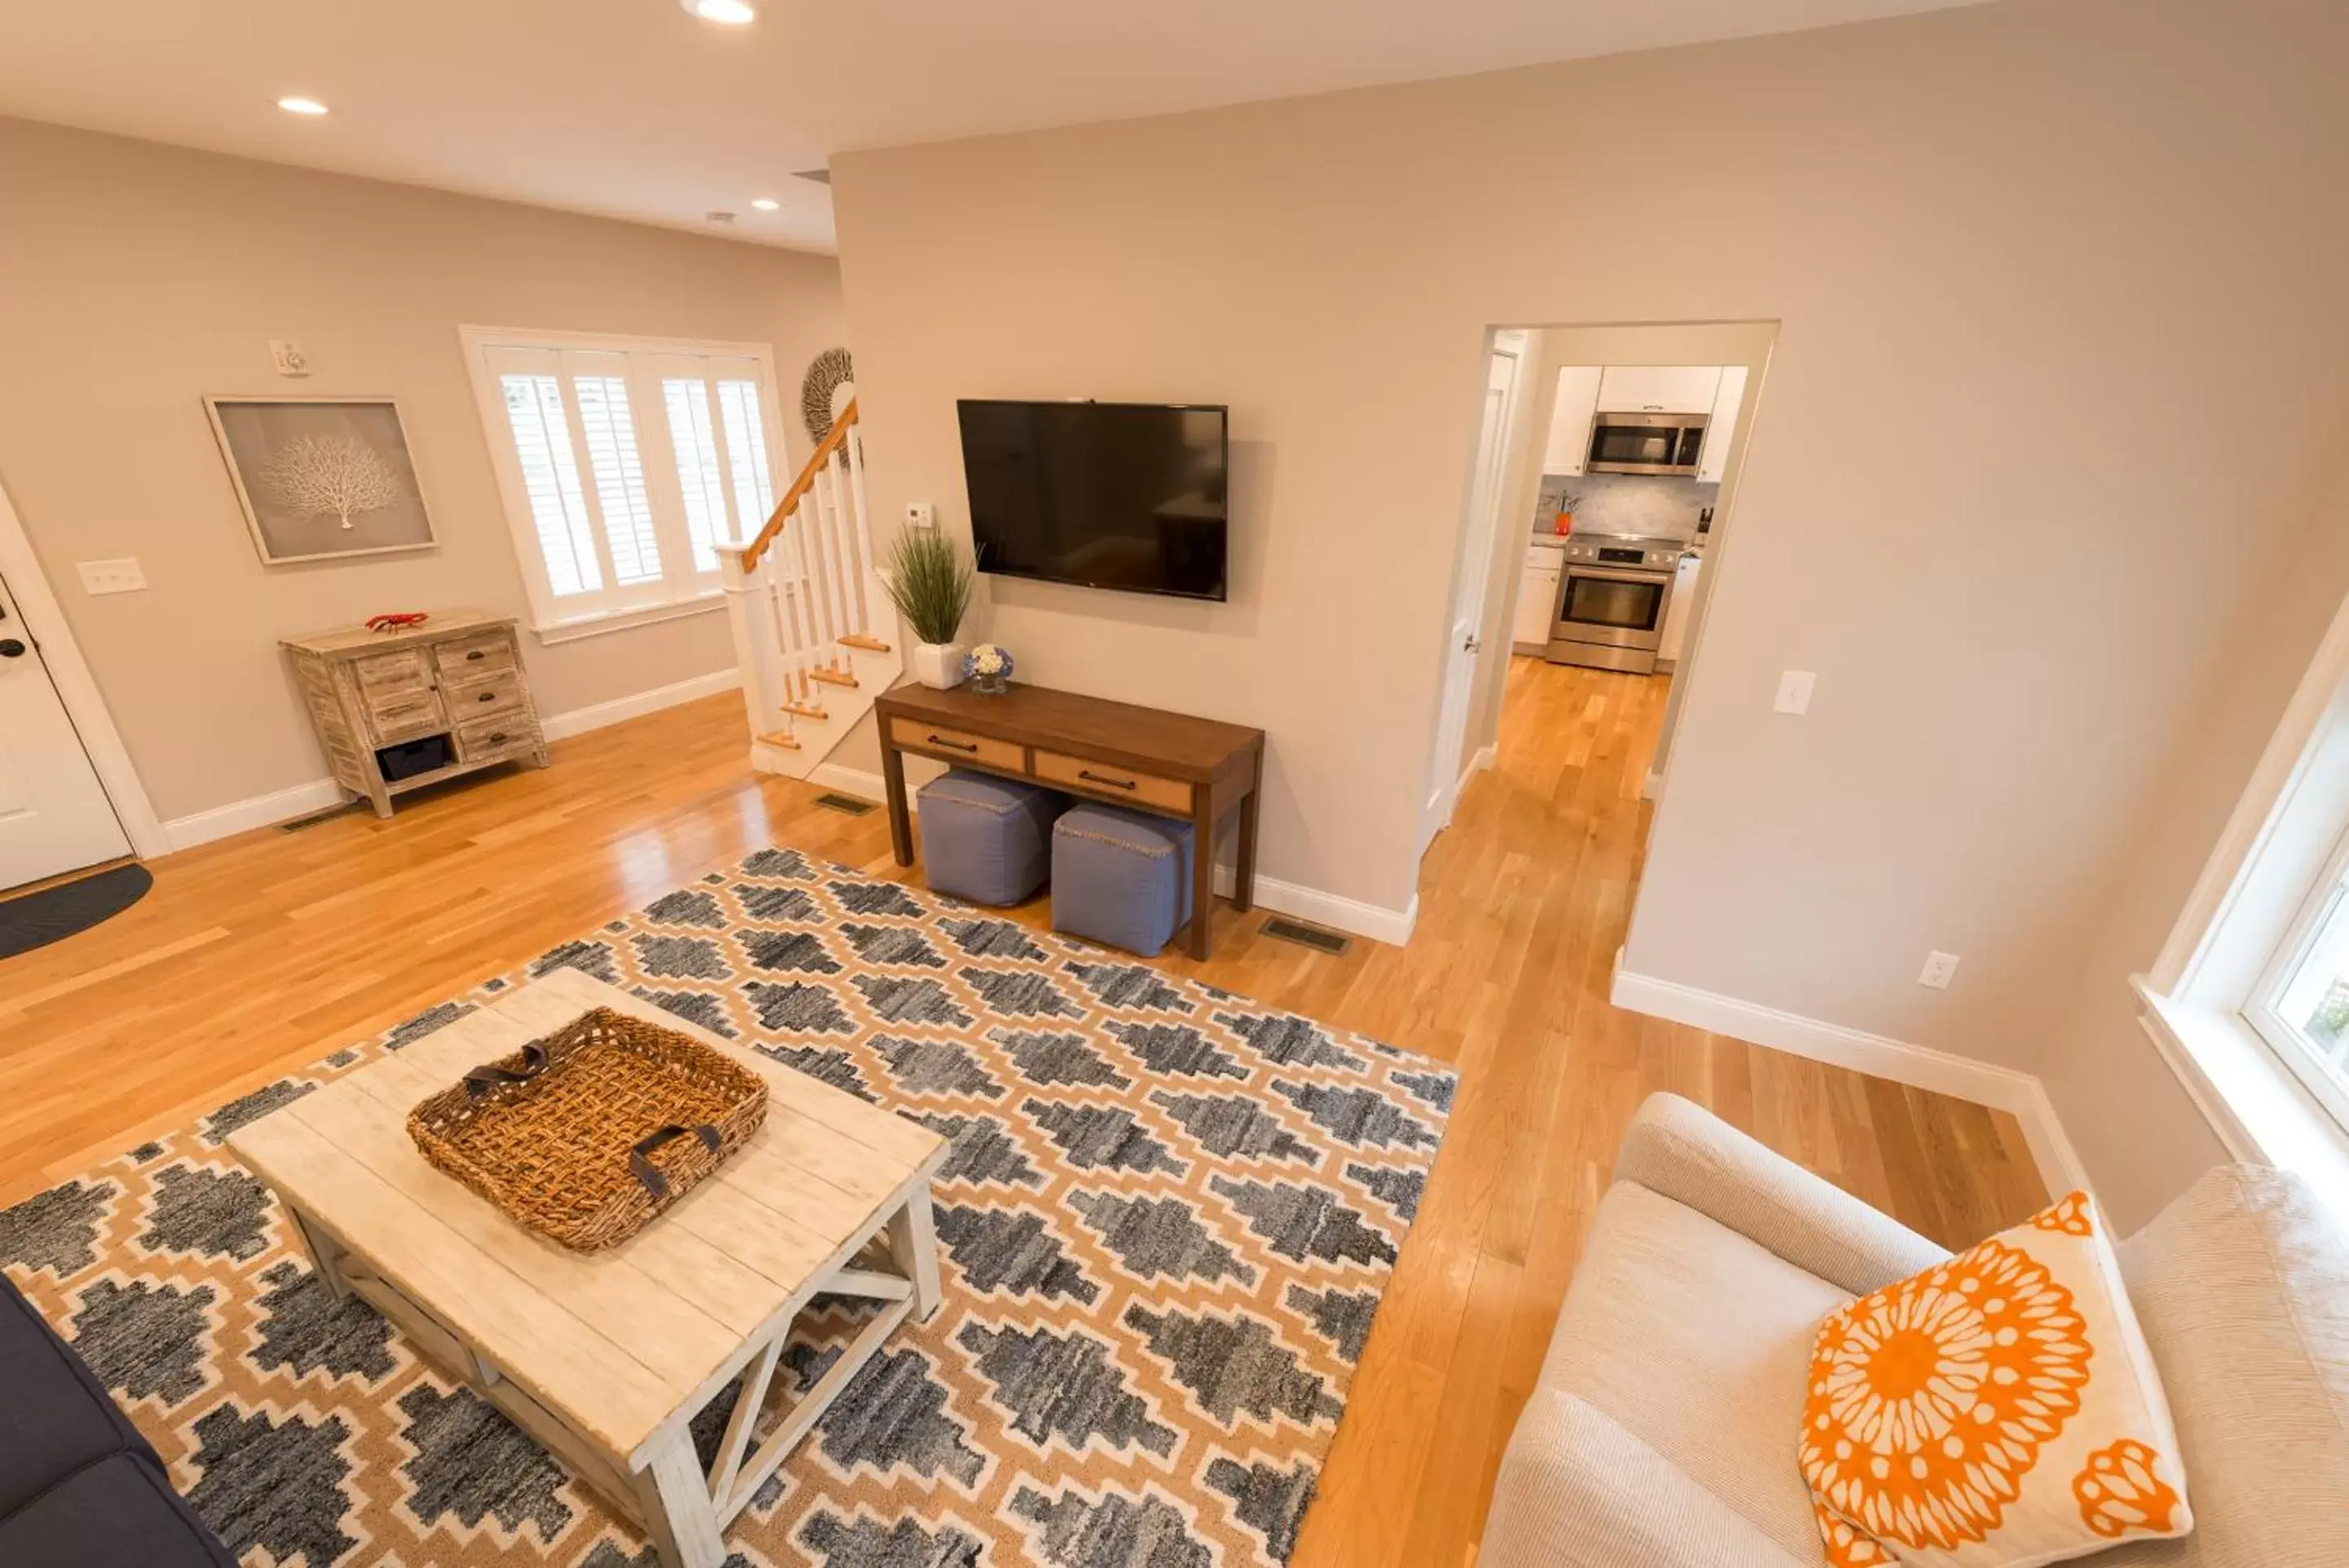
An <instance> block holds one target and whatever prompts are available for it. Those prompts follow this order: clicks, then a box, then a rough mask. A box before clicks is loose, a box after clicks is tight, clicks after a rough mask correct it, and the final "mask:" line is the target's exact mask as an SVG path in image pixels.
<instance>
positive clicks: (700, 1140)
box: [408, 1007, 767, 1252]
mask: <svg viewBox="0 0 2349 1568" xmlns="http://www.w3.org/2000/svg"><path fill="white" fill-rule="evenodd" d="M766 1119H767V1082H766V1080H765V1079H764V1078H761V1076H759V1075H758V1074H756V1073H754V1072H751V1071H750V1069H749V1068H747V1067H744V1066H742V1065H741V1064H740V1063H738V1062H735V1061H733V1060H732V1059H731V1058H730V1057H728V1056H727V1055H725V1054H723V1053H721V1052H718V1051H713V1050H711V1049H710V1048H709V1046H707V1045H704V1044H701V1043H700V1042H699V1041H698V1040H694V1039H691V1038H689V1037H688V1036H686V1035H683V1034H680V1033H677V1032H676V1031H674V1030H669V1029H663V1028H661V1027H659V1026H658V1025H657V1024H652V1023H646V1022H644V1021H643V1020H642V1019H638V1018H631V1017H629V1016H628V1015H627V1014H626V1013H623V1012H614V1011H613V1010H612V1009H610V1008H608V1007H599V1008H596V1009H595V1011H594V1012H587V1013H583V1014H582V1015H581V1016H580V1017H578V1018H576V1019H574V1020H573V1021H572V1022H571V1023H567V1024H565V1025H564V1027H563V1028H561V1029H559V1030H557V1031H556V1032H555V1033H553V1034H550V1035H548V1036H547V1037H546V1038H545V1039H543V1040H539V1041H533V1043H531V1044H528V1045H525V1046H523V1048H522V1049H521V1050H520V1051H517V1052H515V1053H514V1054H512V1055H511V1056H503V1057H500V1058H499V1059H498V1060H497V1061H495V1062H492V1063H490V1064H486V1065H484V1066H481V1067H476V1068H474V1069H473V1071H471V1073H468V1074H466V1075H465V1077H464V1080H463V1081H462V1082H460V1083H459V1084H457V1085H454V1086H453V1087H450V1088H447V1089H443V1090H442V1091H441V1092H440V1093H439V1094H437V1095H434V1096H431V1097H430V1098H429V1099H427V1100H424V1101H422V1102H421V1103H419V1105H418V1106H417V1107H416V1108H415V1109H414V1110H412V1111H410V1112H409V1115H408V1136H409V1137H412V1138H414V1139H415V1140H416V1147H418V1148H419V1149H421V1150H422V1151H423V1152H424V1158H427V1159H429V1160H430V1161H431V1162H432V1163H433V1164H434V1165H435V1166H438V1167H439V1168H440V1169H442V1170H444V1171H446V1172H448V1173H449V1174H450V1176H453V1177H455V1178H456V1179H458V1180H460V1181H461V1182H463V1183H464V1184H465V1185H466V1186H468V1187H470V1188H471V1189H473V1190H474V1191H475V1192H478V1193H480V1194H481V1196H482V1197H483V1198H485V1199H488V1200H489V1201H490V1202H492V1203H493V1204H495V1205H496V1206H497V1207H498V1208H499V1209H501V1210H504V1212H505V1213H506V1214H508V1215H509V1216H511V1217H512V1219H513V1220H515V1221H516V1222H518V1223H520V1224H523V1225H525V1226H528V1227H529V1228H530V1229H531V1230H533V1231H537V1232H538V1233H539V1234H540V1235H542V1236H544V1237H547V1238H548V1239H550V1240H552V1241H559V1242H561V1243H562V1244H563V1245H564V1246H565V1247H569V1248H571V1249H573V1250H574V1251H581V1252H593V1251H598V1250H600V1249H602V1248H605V1247H610V1246H615V1245H617V1244H618V1243H619V1242H622V1241H626V1240H627V1239H628V1238H629V1237H630V1236H633V1235H635V1234H636V1232H637V1231H640V1230H642V1229H644V1226H645V1223H646V1221H647V1220H650V1219H651V1218H652V1217H653V1216H654V1215H655V1214H657V1213H658V1212H660V1210H662V1209H664V1208H666V1207H667V1206H668V1205H669V1204H670V1203H673V1202H675V1201H676V1200H677V1199H678V1198H680V1197H682V1196H683V1195H684V1194H685V1193H687V1192H688V1191H690V1190H691V1189H693V1187H694V1186H695V1185H696V1184H697V1183H698V1182H700V1181H701V1180H703V1179H706V1178H707V1177H708V1176H709V1174H710V1173H711V1172H712V1171H714V1170H716V1169H717V1168H718V1167H719V1165H720V1164H721V1163H723V1161H724V1160H725V1158H726V1157H727V1156H729V1155H730V1154H732V1153H733V1152H734V1151H735V1150H736V1149H738V1148H740V1147H742V1145H743V1144H744V1143H746V1142H748V1141H749V1139H750V1136H751V1135H752V1134H753V1133H755V1132H757V1131H758V1130H759V1127H760V1125H761V1123H763V1122H764V1121H765V1120H766Z"/></svg>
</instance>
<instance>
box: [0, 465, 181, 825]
mask: <svg viewBox="0 0 2349 1568" xmlns="http://www.w3.org/2000/svg"><path fill="white" fill-rule="evenodd" d="M0 577H5V578H7V579H8V591H9V593H10V594H11V595H12V596H13V597H15V598H16V608H17V610H18V612H19V613H20V614H22V615H23V616H24V618H25V628H26V630H27V631H29V632H30V633H32V639H33V642H34V645H35V646H36V647H37V648H39V649H40V650H41V662H42V664H43V665H45V666H46V667H47V670H48V674H49V681H50V683H51V684H52V685H54V686H55V687H56V688H57V697H58V699H59V700H60V701H63V702H64V703H65V705H66V714H67V717H68V718H70V719H71V720H72V721H73V727H74V733H76V734H77V735H79V736H80V737H81V744H82V750H83V751H85V752H87V753H88V754H89V762H90V766H91V767H92V768H93V769H95V770H96V772H97V774H98V783H99V784H101V785H103V786H104V787H105V790H106V798H107V800H108V801H109V803H111V804H112V805H113V806H114V815H115V819H116V820H117V821H119V823H121V824H122V832H123V836H125V837H127V838H129V840H130V847H131V848H132V849H133V850H135V851H137V852H138V853H139V855H140V856H141V857H144V858H146V859H150V860H151V859H153V858H154V857H157V856H159V855H168V854H170V853H171V849H172V844H171V835H170V834H169V833H168V832H166V831H165V828H164V825H163V823H162V821H161V820H160V818H158V817H157V816H156V815H155V806H154V803H153V802H151V801H150V800H149V799H148V798H147V786H146V785H145V784H142V783H141V782H140V778H139V770H138V769H137V768H136V767H134V766H133V765H132V764H131V762H130V752H129V748H128V747H126V746H124V745H123V743H122V735H121V732H119V731H118V730H116V729H115V727H114V715H113V714H112V713H110V712H109V711H107V706H106V698H105V695H104V694H103V693H102V692H100V691H98V680H97V679H96V677H94V676H92V675H91V674H90V672H89V666H88V663H86V662H85V661H84V660H83V659H82V656H81V646H80V645H79V644H78V643H77V642H75V641H74V635H73V628H72V627H71V626H70V625H69V624H68V623H67V620H66V614H65V609H64V607H62V606H60V605H59V604H58V603H57V595H56V594H55V593H54V592H52V591H51V590H50V587H49V579H48V576H47V574H46V573H44V572H43V571H42V570H41V561H40V557H39V556H36V555H35V554H34V553H33V541H32V538H31V536H30V535H27V534H26V532H25V524H24V520H23V519H22V518H21V517H19V516H17V514H16V505H15V504H14V503H12V502H11V501H10V500H9V499H8V491H7V487H6V486H5V485H0Z"/></svg>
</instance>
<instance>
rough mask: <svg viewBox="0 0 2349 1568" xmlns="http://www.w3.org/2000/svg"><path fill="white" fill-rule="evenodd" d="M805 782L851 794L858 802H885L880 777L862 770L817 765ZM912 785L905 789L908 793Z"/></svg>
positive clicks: (884, 785) (887, 790) (885, 786)
mask: <svg viewBox="0 0 2349 1568" xmlns="http://www.w3.org/2000/svg"><path fill="white" fill-rule="evenodd" d="M807 782H808V783H810V784H818V785H821V786H822V787H823V788H825V789H836V790H838V791H839V792H840V793H841V794H853V795H854V796H855V797H856V798H857V799H859V800H887V799H888V798H889V789H888V786H887V785H886V784H883V783H882V782H881V775H880V774H874V773H867V772H865V771H864V769H863V768H848V767H843V766H841V765H840V764H839V763H817V764H816V766H815V767H814V768H813V769H812V771H811V772H810V773H809V774H808V776H807ZM912 787H913V786H912V785H911V784H908V785H907V786H906V788H907V789H908V790H909V791H910V790H911V789H912Z"/></svg>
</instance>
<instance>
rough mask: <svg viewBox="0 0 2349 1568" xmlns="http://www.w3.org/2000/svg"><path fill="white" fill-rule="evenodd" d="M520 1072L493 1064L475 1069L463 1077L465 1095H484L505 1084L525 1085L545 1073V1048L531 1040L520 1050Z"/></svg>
mask: <svg viewBox="0 0 2349 1568" xmlns="http://www.w3.org/2000/svg"><path fill="white" fill-rule="evenodd" d="M522 1062H523V1067H522V1071H521V1072H519V1073H517V1072H515V1071H513V1069H512V1068H510V1067H500V1066H496V1065H494V1064H492V1065H489V1066H482V1067H476V1068H474V1069H473V1070H472V1071H471V1072H470V1073H468V1074H466V1075H465V1093H467V1094H469V1095H475V1096H480V1095H486V1094H488V1093H489V1092H490V1091H491V1090H492V1089H494V1088H497V1087H499V1086H501V1085H506V1084H527V1083H529V1082H530V1081H531V1080H532V1079H533V1078H535V1077H537V1076H538V1075H540V1074H541V1073H543V1072H545V1071H546V1047H545V1046H543V1045H542V1044H539V1043H538V1042H537V1041H535V1040H533V1041H532V1042H531V1043H530V1044H527V1045H525V1046H523V1048H522Z"/></svg>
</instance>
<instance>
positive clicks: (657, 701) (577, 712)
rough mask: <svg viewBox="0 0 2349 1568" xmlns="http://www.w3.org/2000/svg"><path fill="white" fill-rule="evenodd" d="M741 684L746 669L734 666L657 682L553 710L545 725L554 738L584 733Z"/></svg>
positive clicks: (729, 689) (564, 737)
mask: <svg viewBox="0 0 2349 1568" xmlns="http://www.w3.org/2000/svg"><path fill="white" fill-rule="evenodd" d="M741 687H742V672H741V671H740V670H736V669H733V668H731V667H729V668H727V669H724V670H711V671H710V672H709V674H707V675H696V676H694V677H692V678H691V679H690V680H677V681H672V682H670V683H669V684H668V685H667V686H656V687H654V688H653V689H652V690H651V691H637V692H634V693H631V694H630V695H628V696H626V697H615V698H613V699H612V700H611V701H609V702H594V703H590V704H589V705H588V706H586V707H585V708H574V709H572V710H571V711H569V712H567V713H552V714H549V715H548V716H547V718H546V721H545V723H544V726H543V728H544V729H545V731H546V738H547V739H548V740H550V741H562V740H568V739H569V738H570V737H571V736H573V735H584V734H585V733H586V732H588V731H590V730H600V729H603V728H604V727H605V725H607V724H619V723H625V722H626V721H628V720H630V719H641V718H643V717H644V716H645V715H646V714H647V713H657V712H659V711H661V710H662V709H663V708H674V707H676V706H677V705H678V703H680V702H698V701H700V700H701V699H702V698H704V697H715V696H717V695H718V694H719V692H720V691H740V690H741Z"/></svg>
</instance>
